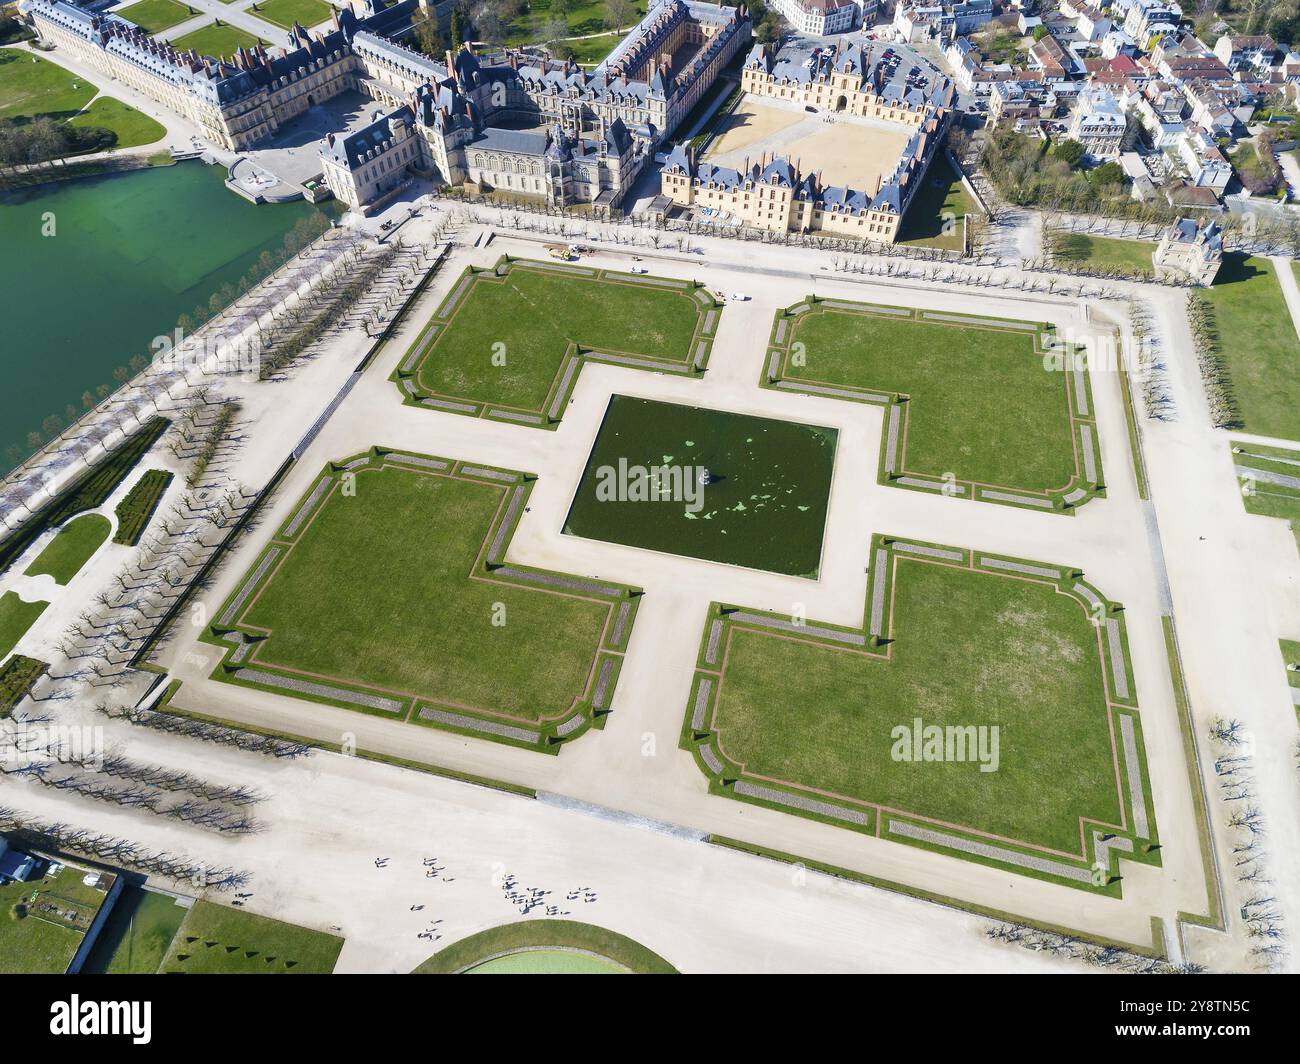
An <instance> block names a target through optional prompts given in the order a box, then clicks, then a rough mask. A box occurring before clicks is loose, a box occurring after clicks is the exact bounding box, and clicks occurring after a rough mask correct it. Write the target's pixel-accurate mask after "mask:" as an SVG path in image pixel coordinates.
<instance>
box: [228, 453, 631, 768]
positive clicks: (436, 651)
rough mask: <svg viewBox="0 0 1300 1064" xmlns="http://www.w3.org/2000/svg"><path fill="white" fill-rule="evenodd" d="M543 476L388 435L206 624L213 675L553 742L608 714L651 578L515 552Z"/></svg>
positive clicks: (330, 482) (363, 708) (533, 744)
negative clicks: (429, 451)
mask: <svg viewBox="0 0 1300 1064" xmlns="http://www.w3.org/2000/svg"><path fill="white" fill-rule="evenodd" d="M531 489H532V482H531V480H530V479H529V478H528V477H526V476H525V475H524V474H522V473H518V472H514V471H511V470H503V469H492V468H487V467H484V466H479V465H475V464H473V463H467V462H456V461H452V460H450V459H443V458H431V457H428V456H425V455H416V454H408V453H405V452H396V451H388V450H384V449H380V448H375V449H373V450H372V451H370V452H369V453H367V454H364V455H359V456H357V457H354V458H352V459H349V460H347V461H344V462H340V463H333V464H331V465H329V466H328V467H326V469H325V470H323V471H322V473H321V475H320V476H319V477H318V478H317V479H316V481H315V482H314V484H313V486H312V487H311V489H310V490H309V491H308V492H307V494H306V495H305V496H304V497H303V499H302V500H301V501H300V502H299V503H298V504H297V505H296V506H295V507H294V509H293V510H292V512H291V515H290V516H289V518H288V519H287V520H286V522H285V523H284V525H283V526H282V527H281V528H280V529H279V530H278V531H277V532H276V533H275V535H274V537H273V538H272V540H271V542H270V544H269V545H268V546H267V547H266V548H265V549H264V550H263V551H262V553H261V555H260V557H259V558H258V560H257V561H256V562H255V563H254V565H253V567H252V569H251V570H250V571H249V573H248V574H246V575H245V576H244V578H243V579H242V580H241V581H240V583H239V584H238V585H237V587H236V589H235V591H234V592H233V594H232V595H231V596H230V598H229V599H228V600H227V601H226V603H225V605H224V606H222V608H221V609H220V610H219V611H218V613H217V615H216V620H215V622H214V623H213V625H212V626H211V628H210V629H209V630H208V631H207V632H206V633H205V638H206V639H207V641H209V642H211V643H214V644H215V645H217V646H220V647H222V648H223V649H225V650H226V651H227V653H226V655H225V659H224V661H223V663H222V664H221V665H220V666H218V668H217V670H216V672H215V673H214V674H213V675H214V678H216V679H220V680H224V681H227V682H230V683H235V684H241V685H245V686H252V687H258V688H261V689H263V690H269V691H274V692H276V693H278V694H282V695H289V696H294V697H299V698H306V699H310V700H313V701H317V702H322V703H326V704H329V705H334V706H339V707H341V708H344V709H351V710H357V711H360V712H363V713H370V714H374V715H377V716H382V717H388V718H390V719H394V720H402V721H408V722H410V723H412V724H419V725H425V726H429V727H436V728H443V729H447V730H450V731H454V732H457V733H460V734H464V735H472V736H476V737H479V738H487V739H493V740H496V741H499V742H504V743H509V744H512V745H516V746H522V747H526V748H528V749H535V750H542V751H547V752H556V751H557V750H558V746H559V744H560V743H562V742H564V741H567V740H570V739H573V738H576V737H577V736H578V735H580V734H582V733H583V732H584V731H585V730H586V729H587V728H589V727H591V726H592V725H596V726H603V724H604V715H605V714H606V713H607V712H608V710H609V707H610V702H611V700H612V698H613V695H614V690H615V686H616V684H617V681H618V674H619V669H620V667H621V664H622V660H623V652H624V650H625V649H626V647H627V640H628V638H629V636H630V634H631V630H632V624H633V622H634V618H635V614H636V604H637V597H636V593H634V592H633V591H632V590H631V589H629V588H626V587H621V586H618V585H613V584H608V583H605V582H603V581H597V580H591V579H587V578H582V577H573V576H568V575H566V574H563V573H552V572H546V571H543V570H536V569H530V568H527V567H525V566H522V565H516V564H513V563H511V562H509V561H508V560H507V554H508V547H509V541H510V537H511V535H512V534H513V532H514V529H515V525H516V523H517V521H518V520H519V518H520V516H521V515H522V513H523V510H524V507H525V505H526V503H527V500H528V496H529V493H530V492H531ZM322 573H330V574H332V575H331V577H330V579H328V580H322V579H321V574H322Z"/></svg>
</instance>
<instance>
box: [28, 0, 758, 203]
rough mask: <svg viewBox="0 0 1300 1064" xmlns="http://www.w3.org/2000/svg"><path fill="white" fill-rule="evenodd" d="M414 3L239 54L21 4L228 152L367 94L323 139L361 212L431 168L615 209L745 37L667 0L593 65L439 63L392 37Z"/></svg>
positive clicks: (448, 59) (457, 58)
mask: <svg viewBox="0 0 1300 1064" xmlns="http://www.w3.org/2000/svg"><path fill="white" fill-rule="evenodd" d="M416 7H417V3H416V0H403V2H401V3H397V4H392V5H389V6H384V0H368V2H367V3H366V5H365V6H364V7H363V8H362V9H361V13H358V12H357V11H356V10H354V8H353V7H352V6H349V7H346V8H343V9H342V10H341V11H336V12H335V15H334V27H333V29H331V30H330V31H329V32H327V33H315V34H312V33H309V32H308V31H307V30H305V29H304V28H303V27H301V26H298V25H295V26H294V27H293V29H292V30H291V31H290V32H289V35H288V47H287V48H286V49H284V50H282V51H280V52H279V53H276V54H272V53H271V52H270V51H269V50H268V49H266V48H264V47H261V46H259V47H257V48H254V49H240V50H239V51H238V52H236V54H235V55H234V56H233V57H230V58H225V57H222V58H216V59H214V58H212V57H209V56H200V55H198V54H196V53H195V52H193V51H188V52H181V51H178V50H177V49H175V48H174V47H172V46H171V45H169V44H167V43H166V42H164V41H156V40H153V39H152V38H150V37H149V36H147V35H146V34H144V33H143V32H141V31H140V30H139V29H138V28H136V27H135V26H133V25H132V24H131V23H129V22H126V21H125V20H123V19H121V18H118V17H116V16H113V15H101V14H97V13H94V12H91V11H88V10H86V9H84V8H82V7H79V6H78V5H77V4H76V3H73V2H72V0H22V10H23V12H24V13H25V14H26V15H27V16H28V17H29V18H30V20H31V21H32V23H33V25H34V26H35V27H36V29H37V31H38V33H39V34H40V36H41V37H42V38H44V39H46V40H48V41H50V42H51V43H53V44H55V45H57V46H60V47H63V48H66V49H68V51H69V52H70V53H72V54H73V55H75V56H76V57H77V58H78V59H80V60H82V61H84V62H87V63H89V64H91V65H92V66H93V67H95V69H97V70H99V71H100V72H102V73H103V74H105V75H107V76H109V77H113V78H117V79H119V80H121V81H123V82H124V83H126V84H128V85H130V86H132V87H133V88H135V89H138V90H139V91H141V92H143V93H145V94H146V95H148V96H150V97H151V98H153V99H155V100H157V101H158V102H160V103H162V104H163V105H164V106H166V107H168V108H170V109H171V110H173V111H174V112H176V113H177V114H179V115H181V116H182V117H184V118H187V119H189V120H190V121H191V122H193V123H194V124H196V125H198V126H200V127H201V128H202V129H203V130H204V132H205V134H206V136H207V138H208V139H209V140H210V141H211V142H212V143H213V144H215V145H217V146H219V147H221V148H224V149H226V150H228V151H244V150H247V149H248V148H250V147H253V146H255V145H259V144H261V143H263V142H265V141H266V140H268V139H269V138H271V137H273V136H274V135H275V134H276V133H277V132H278V131H279V129H280V127H281V126H282V125H283V124H285V123H286V122H289V121H291V120H292V119H293V118H295V117H297V116H298V115H301V114H302V113H303V112H304V111H306V110H307V109H308V108H310V107H311V106H313V105H314V104H317V103H321V102H324V101H326V100H329V99H331V98H333V97H335V96H337V95H339V94H341V93H344V92H348V91H360V92H363V93H365V94H366V95H368V96H369V97H371V98H372V99H373V100H374V101H375V102H376V103H377V104H378V105H379V106H380V108H381V110H380V111H379V112H378V113H377V114H376V115H375V117H374V120H373V121H372V122H371V123H370V124H368V125H367V126H365V127H364V128H362V129H360V130H355V131H352V132H348V133H341V134H336V135H330V136H328V137H326V138H325V140H324V141H322V143H321V146H320V157H321V164H322V171H323V174H324V178H325V182H326V184H327V185H328V186H329V188H330V190H331V191H332V192H333V193H334V195H335V196H336V197H337V198H338V199H339V200H341V201H342V202H344V203H346V204H347V205H349V206H350V207H352V208H354V209H366V208H367V207H372V206H375V205H377V204H378V203H380V202H382V201H384V199H385V198H386V197H389V196H391V195H393V194H395V193H396V192H397V191H399V190H400V189H401V188H402V187H404V186H405V184H407V183H409V181H410V179H411V176H412V175H417V176H422V177H429V178H433V179H436V180H438V181H440V182H441V183H443V184H446V185H451V186H459V187H465V188H467V189H468V190H470V191H476V192H486V191H493V190H499V191H507V192H511V193H515V194H519V195H523V196H529V197H536V198H544V199H545V200H546V201H547V202H550V203H553V204H556V205H561V206H563V205H568V204H572V203H590V204H593V205H594V206H595V207H597V208H599V209H603V210H612V209H614V208H616V207H617V206H618V205H619V203H620V201H621V199H622V197H623V195H624V194H625V193H626V192H627V190H628V189H629V188H630V187H631V185H632V182H633V181H634V179H635V177H636V175H637V173H638V172H639V171H640V169H641V166H642V165H643V164H644V162H645V161H646V160H647V159H649V158H651V157H653V152H654V148H655V146H656V145H657V144H659V143H660V142H661V141H662V140H663V139H664V138H665V137H667V136H668V135H669V134H671V133H672V132H673V130H675V129H676V127H677V125H678V124H679V123H680V122H681V120H682V119H683V118H684V117H685V116H686V115H687V114H688V113H689V112H690V110H691V108H692V107H694V106H695V104H696V103H697V102H699V100H700V99H701V98H702V97H703V96H704V94H705V93H707V92H708V90H709V89H710V88H711V87H712V85H713V83H714V81H715V80H716V78H717V76H718V74H719V72H720V71H721V70H722V68H723V67H725V66H726V65H727V63H728V62H730V60H731V59H732V58H733V57H734V56H735V55H736V54H737V52H738V51H739V50H740V49H741V48H742V47H744V46H745V45H746V44H748V42H749V39H750V31H751V23H750V19H749V16H748V13H747V12H746V10H745V8H744V7H743V6H741V7H739V8H731V7H725V6H722V5H719V4H713V3H707V2H704V0H658V2H656V3H652V5H651V8H650V11H649V12H648V13H647V15H646V16H645V18H644V19H642V21H641V22H640V23H639V24H638V25H637V26H636V27H635V28H634V29H633V30H632V31H631V32H630V33H629V34H628V35H627V36H626V37H625V38H624V39H623V40H622V41H621V42H620V43H619V45H618V46H617V47H616V48H615V49H614V50H613V51H612V52H611V53H610V54H609V56H607V57H606V58H605V60H604V61H603V62H602V63H601V64H600V65H599V66H597V67H596V68H595V69H594V70H590V71H588V70H583V69H582V68H580V67H578V66H577V65H576V64H573V63H566V62H557V61H551V60H546V59H540V58H537V57H535V56H525V55H521V54H519V53H515V52H511V51H505V52H502V53H500V54H498V55H484V56H480V55H477V54H476V53H475V52H474V50H473V49H472V48H470V47H469V46H468V45H467V46H465V47H463V48H462V49H461V50H460V51H459V52H458V53H456V54H455V55H453V54H451V53H450V52H449V53H447V54H446V55H445V56H443V57H442V58H441V59H433V58H431V57H429V56H426V55H422V54H421V53H419V52H416V51H414V50H412V49H410V48H408V47H406V46H405V45H403V44H401V43H400V42H399V41H397V40H395V39H393V35H395V34H396V33H398V32H400V31H401V30H402V29H404V28H405V27H406V26H407V25H409V22H410V17H411V14H412V12H413V11H414V9H415V8H416Z"/></svg>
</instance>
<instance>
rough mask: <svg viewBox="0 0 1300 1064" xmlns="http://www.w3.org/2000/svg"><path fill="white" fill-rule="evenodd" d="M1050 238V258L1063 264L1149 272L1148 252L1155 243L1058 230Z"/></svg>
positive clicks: (1149, 255)
mask: <svg viewBox="0 0 1300 1064" xmlns="http://www.w3.org/2000/svg"><path fill="white" fill-rule="evenodd" d="M1047 239H1049V240H1052V241H1053V243H1052V245H1051V249H1050V250H1051V254H1052V261H1053V262H1055V263H1060V264H1062V265H1064V266H1065V267H1067V268H1068V267H1071V266H1074V267H1094V268H1096V269H1099V270H1121V271H1127V270H1140V271H1145V272H1146V273H1152V272H1154V270H1155V266H1154V264H1153V263H1152V261H1151V255H1152V253H1153V252H1154V251H1155V249H1156V245H1155V244H1152V243H1149V242H1147V241H1144V240H1116V239H1113V238H1111V237H1104V236H1091V235H1089V234H1088V233H1067V232H1059V233H1056V234H1053V235H1051V236H1049V237H1047Z"/></svg>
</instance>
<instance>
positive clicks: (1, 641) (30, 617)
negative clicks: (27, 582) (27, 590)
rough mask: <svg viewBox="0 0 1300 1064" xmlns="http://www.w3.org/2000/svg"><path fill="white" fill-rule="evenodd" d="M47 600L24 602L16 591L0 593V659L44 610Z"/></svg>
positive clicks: (3, 657) (2, 658) (1, 659)
mask: <svg viewBox="0 0 1300 1064" xmlns="http://www.w3.org/2000/svg"><path fill="white" fill-rule="evenodd" d="M48 605H49V603H48V602H25V601H23V600H22V599H21V598H19V597H18V592H16V591H6V592H5V593H4V594H3V595H0V661H4V659H5V657H6V656H7V655H8V654H9V651H11V650H13V648H14V647H15V646H17V645H18V640H20V639H21V638H22V637H23V636H25V635H26V634H27V630H28V629H29V628H30V627H31V626H32V625H34V624H35V623H36V621H37V619H38V618H39V617H40V615H41V614H42V613H44V612H45V607H46V606H48Z"/></svg>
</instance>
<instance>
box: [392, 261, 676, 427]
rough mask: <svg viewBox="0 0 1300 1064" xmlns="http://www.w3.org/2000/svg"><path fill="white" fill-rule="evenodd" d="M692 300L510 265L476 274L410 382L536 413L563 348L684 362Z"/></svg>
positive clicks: (666, 292) (619, 283) (441, 393)
mask: <svg viewBox="0 0 1300 1064" xmlns="http://www.w3.org/2000/svg"><path fill="white" fill-rule="evenodd" d="M700 309H701V308H700V304H699V302H698V301H696V300H695V299H693V298H692V297H691V295H690V294H689V293H687V292H684V291H682V290H678V291H669V290H665V289H657V288H653V287H651V286H649V285H640V284H630V283H625V282H622V281H618V280H606V279H595V278H588V277H576V276H565V275H563V274H560V273H552V272H547V271H545V270H542V269H530V268H525V267H521V266H519V265H518V264H516V265H515V266H514V267H513V268H512V269H511V270H510V272H509V273H508V274H507V275H506V277H505V278H504V279H494V278H491V276H490V275H482V274H480V275H478V276H477V278H476V279H475V281H474V283H473V287H472V288H471V289H470V291H469V293H468V295H466V296H464V297H463V298H462V299H461V301H460V303H459V304H458V305H457V306H456V309H455V313H454V316H453V317H452V319H451V321H450V323H449V324H447V325H445V326H443V327H442V328H441V329H439V331H438V333H437V335H436V336H435V337H434V339H433V341H432V343H428V342H427V341H425V340H423V339H422V340H421V341H417V343H418V344H424V347H423V353H422V357H421V361H420V363H419V364H418V366H417V367H416V370H415V380H416V383H417V385H418V386H419V387H420V388H422V389H424V390H425V391H426V392H430V393H432V394H434V395H439V396H448V397H452V398H455V399H462V400H470V401H474V402H483V403H499V404H502V405H505V406H511V407H517V408H519V409H523V410H540V409H541V407H542V405H543V403H545V401H546V397H547V394H548V393H549V391H550V390H551V386H552V384H553V383H554V381H555V378H556V376H557V374H558V372H559V369H560V366H561V363H562V362H563V361H564V358H565V354H566V352H568V351H569V349H570V346H571V345H573V344H577V345H578V346H579V347H582V348H589V349H594V350H598V351H603V352H606V353H612V354H622V355H633V356H642V357H649V358H655V359H664V360H669V361H675V362H685V361H687V360H688V359H690V357H691V353H692V351H691V347H692V345H691V341H692V338H693V336H694V334H695V330H696V327H697V324H698V322H699V318H700Z"/></svg>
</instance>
